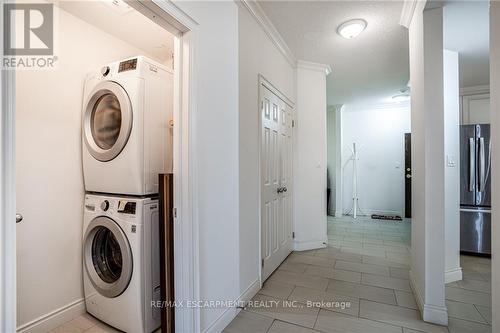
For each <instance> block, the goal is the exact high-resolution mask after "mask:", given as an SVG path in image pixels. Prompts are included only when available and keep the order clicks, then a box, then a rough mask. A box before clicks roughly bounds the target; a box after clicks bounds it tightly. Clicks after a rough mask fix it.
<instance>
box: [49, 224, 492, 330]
mask: <svg viewBox="0 0 500 333" xmlns="http://www.w3.org/2000/svg"><path fill="white" fill-rule="evenodd" d="M410 230H411V226H410V222H409V221H403V222H390V221H376V220H371V219H368V218H363V217H360V218H358V219H357V220H356V221H353V219H352V218H350V217H343V218H339V219H334V218H329V220H328V238H329V246H328V247H327V248H324V249H320V250H312V251H304V252H294V253H292V254H291V255H290V256H289V257H288V258H287V259H286V260H285V262H283V264H282V265H281V266H280V267H279V268H278V269H277V270H276V271H275V272H274V273H273V275H272V276H271V277H270V278H269V279H268V280H267V281H266V283H265V284H264V287H263V288H262V289H261V290H260V291H259V293H258V294H257V295H256V296H255V298H254V299H253V306H249V307H247V308H246V309H245V310H243V311H241V312H240V313H239V314H238V316H237V317H236V318H235V319H234V320H233V321H232V322H231V323H230V324H229V326H228V327H227V328H226V329H225V330H224V332H226V333H259V332H262V333H264V332H268V333H314V332H324V333H330V332H332V333H392V332H394V333H419V332H420V333H421V332H427V333H434V332H444V333H468V332H472V333H483V332H484V333H486V332H488V333H491V295H490V293H491V279H490V273H491V267H490V260H489V259H485V258H476V257H469V256H462V259H461V261H462V268H463V273H464V279H463V280H462V281H459V282H454V283H451V284H448V285H447V286H446V304H447V306H448V314H449V327H448V328H446V327H442V326H437V325H432V324H428V323H425V322H423V321H422V320H421V319H420V313H419V311H418V310H417V305H416V303H415V298H414V297H413V294H412V292H411V289H410V284H409V282H408V271H409V261H410V251H411V247H410ZM262 305H268V306H269V307H264V306H262ZM80 332H85V333H112V332H118V331H117V330H115V329H113V328H112V327H109V326H107V325H105V324H103V323H101V322H99V321H98V320H97V319H95V318H93V317H92V316H90V315H88V314H85V315H82V316H80V317H78V318H76V319H73V320H72V321H70V322H67V323H65V324H63V325H62V326H60V327H58V328H57V329H55V330H53V331H51V333H80ZM156 333H159V331H158V332H156Z"/></svg>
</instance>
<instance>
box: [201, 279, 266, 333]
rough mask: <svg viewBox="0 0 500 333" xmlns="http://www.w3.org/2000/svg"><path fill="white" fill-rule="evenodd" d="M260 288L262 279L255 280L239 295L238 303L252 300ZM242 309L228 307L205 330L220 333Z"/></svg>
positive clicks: (209, 332) (210, 332)
mask: <svg viewBox="0 0 500 333" xmlns="http://www.w3.org/2000/svg"><path fill="white" fill-rule="evenodd" d="M259 290H260V279H257V280H255V281H254V282H252V283H251V284H250V286H248V288H247V289H245V291H244V292H243V293H242V294H241V295H240V297H238V303H246V302H248V301H249V300H251V299H252V298H253V297H254V296H255V295H257V293H258V292H259ZM240 311H241V309H239V308H228V309H226V310H225V311H224V312H223V313H222V314H221V315H220V316H219V318H217V319H216V320H215V321H214V322H213V323H212V325H210V326H209V327H208V328H207V329H206V330H204V332H207V333H212V332H213V333H219V332H222V331H223V330H224V329H225V328H226V327H227V325H229V324H230V323H231V321H233V319H234V318H235V317H236V315H237V314H238V313H239V312H240Z"/></svg>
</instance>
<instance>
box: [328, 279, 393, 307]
mask: <svg viewBox="0 0 500 333" xmlns="http://www.w3.org/2000/svg"><path fill="white" fill-rule="evenodd" d="M327 291H328V292H331V293H333V294H340V295H346V296H351V297H357V298H363V299H369V300H372V301H377V302H382V303H388V304H397V303H396V297H395V294H394V290H392V289H386V288H380V287H374V286H367V285H362V284H357V283H351V282H345V281H338V280H330V283H329V284H328V289H327Z"/></svg>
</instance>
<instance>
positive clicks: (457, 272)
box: [443, 7, 462, 283]
mask: <svg viewBox="0 0 500 333" xmlns="http://www.w3.org/2000/svg"><path fill="white" fill-rule="evenodd" d="M444 11H446V7H445V8H444ZM445 25H446V24H445ZM444 36H445V38H446V31H445V33H444ZM458 73H459V71H458V53H457V52H454V51H449V50H444V59H443V78H444V82H443V84H444V90H443V92H444V150H445V151H444V152H445V158H446V160H445V165H444V168H445V171H444V172H445V175H444V176H445V179H444V181H445V201H444V205H445V207H444V209H445V214H444V217H445V244H446V252H445V282H446V283H449V282H453V281H458V280H461V279H462V269H461V267H460V133H459V129H460V128H459V121H460V119H459V118H460V111H459V109H460V96H459V95H460V88H459V77H458V76H459V75H458Z"/></svg>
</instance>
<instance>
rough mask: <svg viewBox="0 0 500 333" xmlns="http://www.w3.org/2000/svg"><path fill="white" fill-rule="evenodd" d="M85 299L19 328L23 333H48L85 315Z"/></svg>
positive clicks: (18, 330)
mask: <svg viewBox="0 0 500 333" xmlns="http://www.w3.org/2000/svg"><path fill="white" fill-rule="evenodd" d="M85 311H86V310H85V299H84V298H81V299H78V300H76V301H74V302H72V303H69V304H67V305H65V306H63V307H61V308H59V309H57V310H55V311H52V312H50V313H47V314H45V315H43V316H40V317H38V318H37V319H35V320H32V321H30V322H29V323H26V324H24V325H21V326H19V327H18V328H17V332H22V333H46V332H48V331H50V330H53V329H54V328H56V327H59V326H61V325H62V324H64V323H66V322H68V321H70V320H72V319H75V318H76V317H78V316H80V315H82V314H84V313H85Z"/></svg>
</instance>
